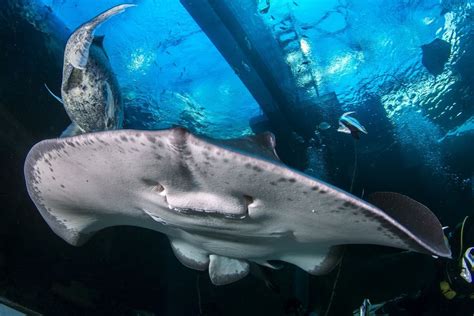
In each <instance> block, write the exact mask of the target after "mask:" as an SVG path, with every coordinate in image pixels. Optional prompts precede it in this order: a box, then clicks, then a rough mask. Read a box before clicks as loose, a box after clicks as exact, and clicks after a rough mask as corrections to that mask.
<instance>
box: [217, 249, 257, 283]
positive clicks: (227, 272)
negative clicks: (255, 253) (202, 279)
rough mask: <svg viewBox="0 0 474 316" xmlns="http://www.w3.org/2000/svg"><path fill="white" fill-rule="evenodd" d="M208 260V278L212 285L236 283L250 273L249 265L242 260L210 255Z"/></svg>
mask: <svg viewBox="0 0 474 316" xmlns="http://www.w3.org/2000/svg"><path fill="white" fill-rule="evenodd" d="M209 259H210V263H209V277H210V278H211V282H212V284H214V285H225V284H229V283H232V282H235V281H238V280H240V279H242V278H244V277H246V276H247V274H249V272H250V265H249V264H248V262H246V261H244V260H239V259H234V258H228V257H223V256H218V255H210V256H209Z"/></svg>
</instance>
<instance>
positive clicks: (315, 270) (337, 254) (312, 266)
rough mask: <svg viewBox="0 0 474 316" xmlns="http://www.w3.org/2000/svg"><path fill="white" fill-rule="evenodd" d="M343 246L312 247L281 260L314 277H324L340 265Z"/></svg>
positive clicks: (289, 253)
mask: <svg viewBox="0 0 474 316" xmlns="http://www.w3.org/2000/svg"><path fill="white" fill-rule="evenodd" d="M342 248H343V246H332V247H326V246H320V247H311V248H310V249H306V250H304V251H299V252H297V253H292V252H288V253H286V254H284V255H283V256H282V257H281V258H280V259H281V260H283V261H286V262H289V263H291V264H294V265H295V266H297V267H299V268H301V269H303V270H304V271H306V272H308V273H309V274H312V275H324V274H327V273H329V272H331V271H332V269H334V267H335V266H336V265H337V264H338V263H339V261H340V260H341V256H342Z"/></svg>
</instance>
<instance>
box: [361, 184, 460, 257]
mask: <svg viewBox="0 0 474 316" xmlns="http://www.w3.org/2000/svg"><path fill="white" fill-rule="evenodd" d="M369 201H370V202H371V203H372V204H374V205H375V206H377V207H379V208H380V209H382V210H383V211H384V212H385V213H386V214H387V215H389V216H390V217H391V218H393V219H394V220H396V221H397V223H398V224H399V225H401V226H403V227H404V228H405V229H406V230H407V232H408V236H407V237H406V238H404V239H405V242H406V243H407V244H408V245H409V247H410V248H411V249H413V250H416V251H419V252H422V253H428V254H435V255H439V256H442V257H451V250H450V249H449V245H448V244H447V242H446V238H445V236H444V233H443V229H442V226H441V224H440V222H439V221H438V219H437V218H436V216H435V215H434V214H433V213H432V212H431V211H430V209H429V208H427V207H426V206H425V205H423V204H421V203H419V202H417V201H415V200H413V199H411V198H409V197H408V196H405V195H402V194H399V193H394V192H377V193H374V194H372V195H370V196H369ZM410 235H411V236H410Z"/></svg>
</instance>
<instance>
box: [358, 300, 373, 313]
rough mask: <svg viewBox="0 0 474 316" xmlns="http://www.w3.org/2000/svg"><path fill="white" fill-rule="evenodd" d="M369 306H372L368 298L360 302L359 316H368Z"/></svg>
mask: <svg viewBox="0 0 474 316" xmlns="http://www.w3.org/2000/svg"><path fill="white" fill-rule="evenodd" d="M371 305H372V304H371V303H370V301H369V299H368V298H366V299H364V301H363V302H362V305H361V306H360V308H359V316H369V311H370V306H371Z"/></svg>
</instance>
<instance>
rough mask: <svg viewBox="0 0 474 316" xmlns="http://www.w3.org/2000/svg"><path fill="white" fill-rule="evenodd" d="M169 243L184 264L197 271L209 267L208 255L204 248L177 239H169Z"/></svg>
mask: <svg viewBox="0 0 474 316" xmlns="http://www.w3.org/2000/svg"><path fill="white" fill-rule="evenodd" d="M170 243H171V248H172V249H173V252H174V254H175V256H176V258H178V260H179V262H181V263H182V264H183V265H184V266H186V267H188V268H191V269H194V270H199V271H204V270H206V269H207V268H208V267H209V255H208V254H207V253H205V252H204V250H202V249H199V248H197V247H195V246H193V245H191V244H189V243H187V242H185V241H182V240H179V239H170Z"/></svg>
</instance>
